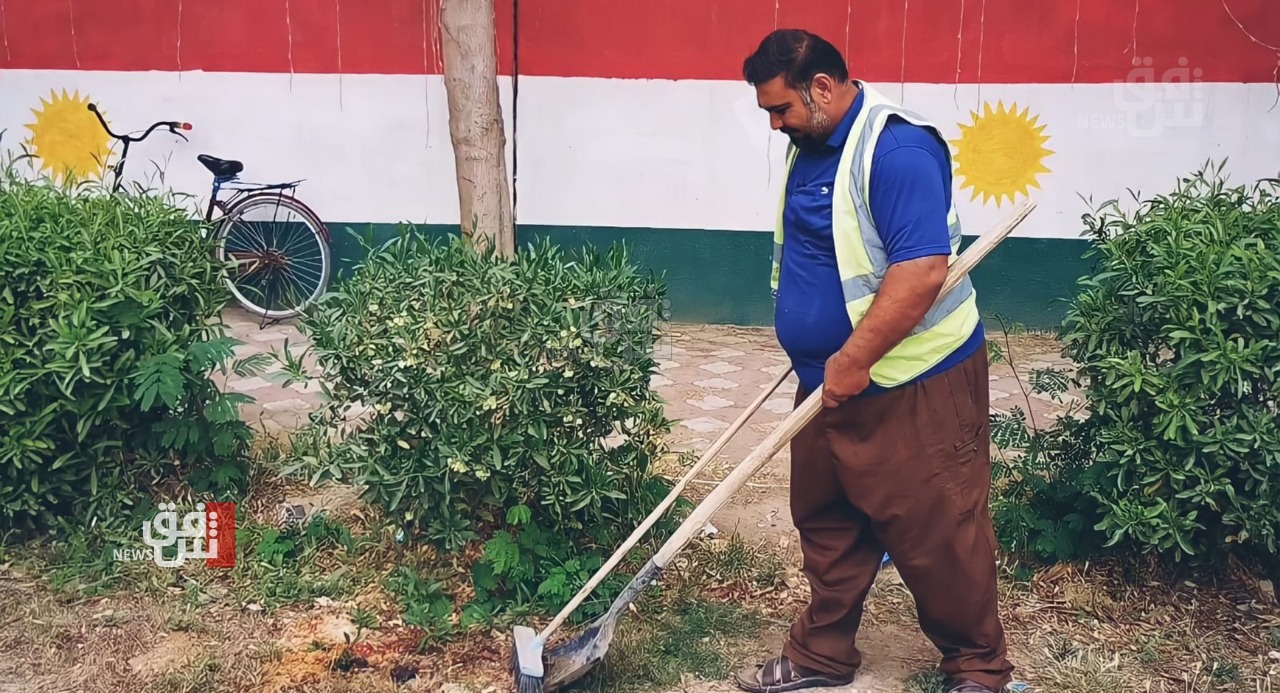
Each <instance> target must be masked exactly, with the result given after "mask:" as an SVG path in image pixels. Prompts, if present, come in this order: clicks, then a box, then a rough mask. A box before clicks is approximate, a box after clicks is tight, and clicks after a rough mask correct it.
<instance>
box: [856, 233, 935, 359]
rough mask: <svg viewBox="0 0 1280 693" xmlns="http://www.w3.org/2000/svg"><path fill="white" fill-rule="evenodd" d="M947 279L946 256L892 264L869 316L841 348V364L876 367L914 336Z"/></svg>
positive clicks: (868, 312) (869, 310) (865, 317)
mask: <svg viewBox="0 0 1280 693" xmlns="http://www.w3.org/2000/svg"><path fill="white" fill-rule="evenodd" d="M946 279H947V258H946V257H945V256H931V257H922V258H919V259H916V260H908V261H906V262H902V263H898V264H895V265H891V266H890V267H889V269H888V270H887V271H886V272H885V276H884V280H883V281H882V282H881V284H880V289H879V290H878V291H877V292H876V297H875V299H874V300H873V301H872V303H871V307H870V308H869V309H868V310H867V314H866V315H865V316H863V318H862V321H861V322H859V323H858V325H857V327H856V328H855V329H854V331H853V334H852V335H851V336H850V337H849V339H848V341H846V342H845V344H844V346H843V347H841V349H840V357H841V361H843V362H844V363H847V364H850V365H851V366H853V367H856V368H862V369H870V368H871V367H872V366H874V365H875V364H876V362H877V361H879V360H880V359H881V358H882V357H883V356H884V355H885V354H887V353H889V351H890V350H892V349H893V348H894V347H895V346H897V345H898V343H899V342H901V341H902V340H903V339H906V337H907V336H908V335H910V334H911V330H912V329H914V328H915V326H916V325H918V324H919V323H920V321H921V320H922V319H923V318H924V316H925V313H928V312H929V309H930V308H932V307H933V304H934V301H936V300H937V298H938V293H939V292H940V291H941V289H942V285H943V283H945V282H946Z"/></svg>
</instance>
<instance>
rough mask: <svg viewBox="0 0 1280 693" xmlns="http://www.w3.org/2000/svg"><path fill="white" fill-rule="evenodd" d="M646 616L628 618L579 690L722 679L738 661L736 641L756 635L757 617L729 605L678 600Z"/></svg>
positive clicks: (621, 692)
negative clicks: (735, 654) (736, 659)
mask: <svg viewBox="0 0 1280 693" xmlns="http://www.w3.org/2000/svg"><path fill="white" fill-rule="evenodd" d="M646 611H647V613H642V614H630V615H628V616H627V617H625V618H627V619H628V621H629V622H628V623H627V624H625V627H623V628H620V629H619V631H618V634H617V635H616V636H615V637H614V641H613V643H612V645H611V646H610V647H609V654H608V656H607V657H606V658H605V660H604V661H603V662H602V663H601V664H600V666H599V668H598V669H597V670H596V671H594V672H592V673H591V674H590V675H589V676H588V677H586V680H584V682H583V683H582V689H583V690H608V691H617V692H618V693H639V692H640V691H648V690H653V689H658V688H664V689H669V688H670V687H672V686H676V685H679V684H680V683H681V681H682V679H683V678H686V677H696V678H699V679H704V680H708V679H709V680H717V679H723V678H724V677H726V676H728V675H729V674H730V672H731V670H732V667H733V666H735V665H736V662H735V661H734V660H733V659H732V654H731V653H732V652H733V650H735V649H736V645H737V641H739V640H741V639H744V638H750V637H753V636H755V635H756V634H757V633H758V632H759V629H760V627H761V625H762V621H761V620H760V618H759V617H758V616H757V615H755V614H753V613H751V612H749V611H747V610H746V609H743V608H742V607H740V606H738V605H737V604H733V603H721V602H713V601H709V600H706V599H702V598H698V597H694V596H687V595H679V596H676V597H675V598H674V599H673V600H672V601H671V602H669V603H666V604H660V605H655V606H654V607H653V608H651V609H647V610H646Z"/></svg>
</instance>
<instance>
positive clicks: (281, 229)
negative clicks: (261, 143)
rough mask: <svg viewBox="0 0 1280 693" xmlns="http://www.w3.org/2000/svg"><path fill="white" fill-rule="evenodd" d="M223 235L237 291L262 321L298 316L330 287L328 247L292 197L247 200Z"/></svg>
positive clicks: (231, 279)
mask: <svg viewBox="0 0 1280 693" xmlns="http://www.w3.org/2000/svg"><path fill="white" fill-rule="evenodd" d="M220 236H221V238H220V248H219V251H220V255H221V258H222V259H223V260H225V261H226V262H227V272H228V278H229V283H230V285H231V289H232V291H233V292H234V293H236V294H237V298H238V299H240V301H241V302H242V303H243V304H245V305H246V307H249V308H250V310H254V312H257V313H258V314H260V315H262V316H263V317H267V318H282V317H289V316H291V315H293V314H296V313H297V312H298V311H299V310H301V308H302V307H304V306H305V305H306V304H307V303H309V302H310V301H312V300H314V299H315V298H316V297H317V296H318V295H319V294H320V293H321V292H322V291H323V290H324V288H325V286H326V284H327V283H328V279H329V248H328V244H327V243H326V242H325V239H324V238H323V236H322V235H321V230H320V229H319V228H317V224H316V222H315V220H314V219H312V218H310V217H309V216H308V215H306V214H303V213H302V212H301V210H299V209H296V208H295V207H294V206H293V205H291V204H290V200H289V198H286V197H278V196H271V197H266V198H257V199H246V200H245V201H244V202H243V203H242V204H238V205H236V206H235V207H233V208H232V210H231V211H230V212H229V213H228V215H227V217H226V219H225V220H224V221H223V224H222V228H221V234H220Z"/></svg>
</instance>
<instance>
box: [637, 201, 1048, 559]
mask: <svg viewBox="0 0 1280 693" xmlns="http://www.w3.org/2000/svg"><path fill="white" fill-rule="evenodd" d="M1035 206H1036V205H1035V203H1034V202H1032V201H1027V202H1025V203H1023V208H1022V209H1021V210H1020V211H1019V212H1018V213H1017V214H1015V215H1014V216H1013V218H1012V219H1010V220H1009V221H1006V222H1005V223H1004V224H1003V225H1001V226H998V227H996V228H995V229H992V230H991V231H988V232H987V233H986V234H983V235H982V236H981V237H979V238H978V240H977V241H975V242H974V244H973V245H971V246H969V248H967V249H966V250H965V252H964V253H962V254H961V255H960V257H958V258H956V261H955V262H954V263H952V265H951V267H950V269H949V270H948V271H947V279H946V281H944V282H943V284H942V290H941V291H939V292H938V298H937V300H935V302H934V305H937V303H938V301H941V300H942V298H943V297H944V296H946V294H947V293H948V292H950V291H951V290H952V289H954V288H955V287H956V286H957V285H959V284H960V282H961V281H963V280H964V278H965V277H966V276H967V275H968V274H969V271H970V270H972V269H973V267H974V266H975V265H977V264H978V262H979V261H981V260H982V259H983V258H984V257H986V256H987V255H988V254H989V253H990V252H991V251H992V250H993V249H994V248H995V247H996V246H997V245H999V244H1000V242H1001V241H1003V240H1004V239H1005V238H1006V237H1007V236H1008V235H1009V234H1010V233H1011V232H1012V231H1013V229H1014V227H1016V226H1017V225H1018V224H1020V223H1022V220H1023V219H1026V218H1027V215H1028V214H1030V213H1031V211H1032V210H1033V209H1035ZM821 409H822V388H821V387H818V388H817V389H816V390H814V391H813V393H811V394H810V395H809V396H808V397H807V398H806V399H805V401H804V402H803V403H801V404H800V406H798V407H796V409H795V411H793V412H791V414H789V415H788V416H787V418H785V419H783V421H782V423H780V424H779V425H778V427H777V428H775V429H773V431H771V432H770V433H769V435H768V436H767V437H765V439H764V442H762V443H760V445H759V446H758V447H757V448H756V449H755V450H752V451H751V454H750V455H747V458H746V459H745V460H743V461H742V462H741V463H740V464H739V465H738V466H737V467H736V468H735V469H734V470H733V471H732V472H730V473H729V476H727V477H725V479H724V480H723V481H721V482H720V483H719V485H717V486H716V487H715V489H713V490H712V491H711V493H710V494H708V495H707V497H706V498H704V499H703V500H702V503H700V504H699V505H698V507H697V508H694V510H693V513H691V514H690V515H689V517H688V518H686V519H685V521H684V522H683V523H682V524H681V525H680V527H679V528H678V529H677V530H676V532H675V534H673V535H672V536H671V538H670V539H668V540H667V542H666V543H665V544H663V545H662V548H661V549H659V550H658V553H657V554H656V555H655V556H654V557H653V562H654V563H655V564H657V566H658V567H659V568H665V567H666V566H667V563H668V562H670V560H671V559H672V557H674V556H675V554H676V553H677V552H678V551H680V549H682V548H684V545H685V544H687V543H688V542H689V540H690V539H692V538H693V534H694V532H696V531H697V530H698V529H700V528H701V527H702V526H703V525H705V524H706V523H707V521H708V520H710V519H711V516H712V515H714V514H716V513H717V512H719V511H720V508H721V507H723V506H724V504H725V503H727V502H728V501H729V498H731V497H732V496H733V494H734V493H736V492H737V491H738V489H739V488H741V487H742V485H743V484H745V483H746V482H747V479H748V478H750V477H751V475H752V474H755V473H756V471H757V470H759V469H760V467H762V466H764V464H765V463H766V462H768V461H769V460H770V459H772V458H773V456H774V455H776V454H778V451H779V450H781V449H782V448H783V446H785V445H786V444H787V443H789V442H790V441H791V439H792V438H794V437H795V436H796V434H797V433H799V432H800V430H801V429H803V428H804V427H805V426H806V425H807V424H808V423H809V421H810V420H812V419H813V417H814V416H816V415H817V414H818V411H819V410H821Z"/></svg>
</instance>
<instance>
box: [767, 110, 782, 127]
mask: <svg viewBox="0 0 1280 693" xmlns="http://www.w3.org/2000/svg"><path fill="white" fill-rule="evenodd" d="M769 127H771V128H773V129H774V130H780V129H782V116H780V115H778V114H777V113H770V114H769Z"/></svg>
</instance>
